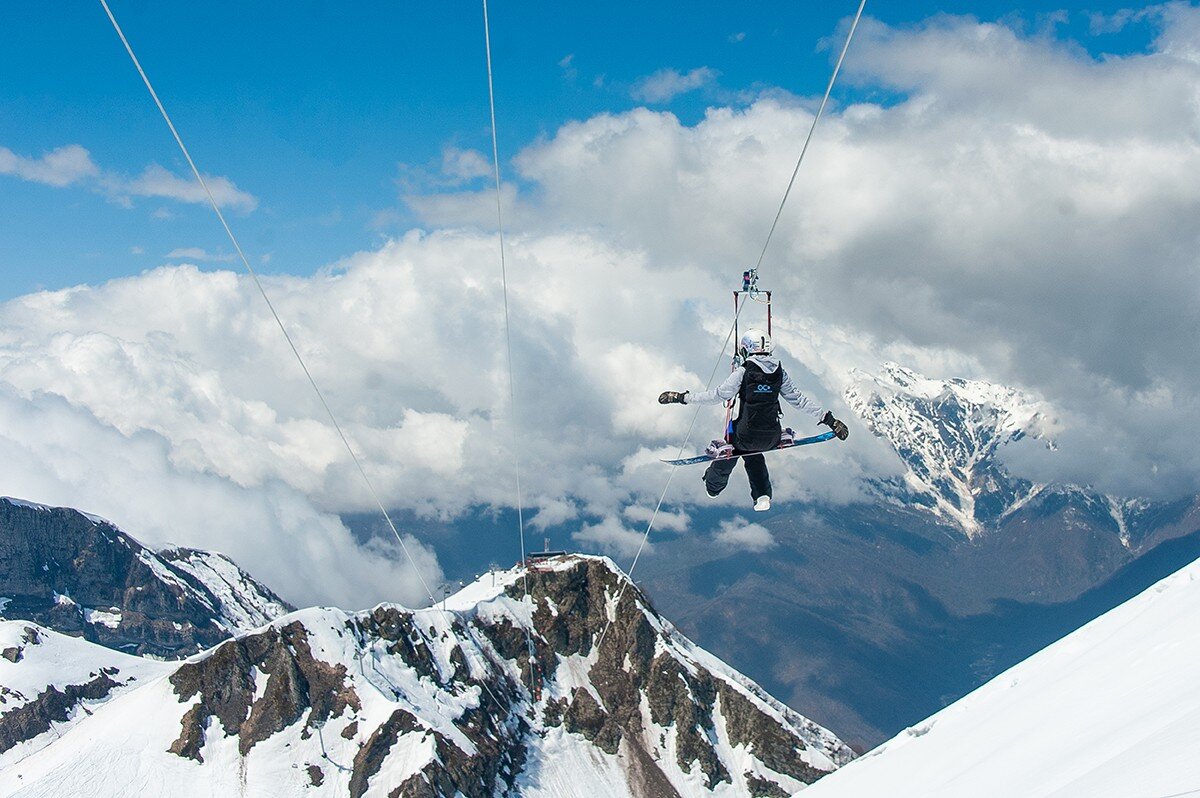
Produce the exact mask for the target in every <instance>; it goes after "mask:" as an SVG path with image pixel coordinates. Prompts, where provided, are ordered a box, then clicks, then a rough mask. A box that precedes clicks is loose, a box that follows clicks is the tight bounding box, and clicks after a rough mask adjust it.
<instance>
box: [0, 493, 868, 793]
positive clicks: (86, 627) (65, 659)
mask: <svg viewBox="0 0 1200 798" xmlns="http://www.w3.org/2000/svg"><path fill="white" fill-rule="evenodd" d="M0 562H3V563H4V568H3V570H0V595H3V596H4V598H3V599H0V603H3V614H4V616H5V617H6V618H7V619H8V620H2V621H0V795H11V794H20V795H23V796H61V795H73V794H88V795H94V796H126V795H135V794H137V795H140V794H145V793H147V792H153V793H156V794H170V795H172V796H188V795H197V796H200V795H204V796H208V795H213V794H221V795H235V794H238V795H240V794H255V795H339V796H342V795H347V794H349V795H350V796H354V797H355V798H357V797H358V796H363V795H368V794H379V795H385V794H386V795H390V796H398V798H439V797H440V796H450V795H463V796H468V797H469V798H484V797H485V796H486V798H493V796H497V795H517V794H519V795H522V796H528V797H530V798H533V797H535V796H537V797H543V798H551V797H553V798H570V797H571V796H579V798H596V796H626V795H628V796H635V797H636V798H673V797H674V796H678V797H679V798H689V797H690V796H708V795H713V794H718V795H723V796H731V797H734V796H744V797H745V798H752V797H753V798H778V796H786V795H791V794H793V793H794V792H796V791H798V790H800V789H801V788H803V787H804V785H806V784H809V783H811V782H813V781H815V780H816V779H818V778H820V777H821V776H822V775H824V774H826V773H828V772H830V771H831V770H833V769H834V768H836V767H838V766H840V765H842V764H845V763H846V762H847V761H849V760H850V759H851V758H852V756H853V754H852V752H851V751H850V749H849V748H848V747H847V746H846V745H845V744H844V743H842V742H841V741H840V740H839V739H838V738H837V737H835V736H834V735H833V734H831V733H830V732H828V731H826V730H825V729H824V728H822V727H820V726H818V725H817V724H815V723H813V722H811V721H809V720H808V719H806V718H804V717H802V716H800V715H798V714H797V713H796V712H794V711H792V710H791V709H789V708H788V707H786V706H785V705H783V704H782V703H780V702H778V701H776V700H774V699H772V698H771V697H769V696H768V695H767V693H766V692H765V691H764V690H762V688H760V687H759V686H758V685H756V684H754V683H753V682H752V681H750V680H749V679H747V678H746V677H744V676H742V675H740V674H739V673H737V672H736V671H734V670H733V669H731V668H729V667H728V666H727V665H725V664H724V663H723V662H721V661H720V660H718V659H717V658H715V657H713V656H712V655H710V654H708V653H706V652H705V651H703V650H702V649H699V648H697V647H696V646H694V645H693V644H692V643H691V642H689V641H688V640H687V639H686V638H685V637H683V636H682V635H681V634H680V633H679V632H677V631H676V630H675V628H674V627H673V626H672V625H671V624H670V623H669V622H667V621H666V620H665V619H664V618H663V617H662V616H660V615H658V613H657V612H655V610H654V609H653V608H652V607H651V606H650V605H649V603H648V602H647V601H646V599H645V597H644V596H643V595H642V594H641V593H640V591H639V590H638V589H637V588H636V587H629V588H628V589H626V588H624V587H623V585H624V584H627V582H626V581H625V578H624V576H623V575H622V574H621V573H620V572H619V571H617V570H616V568H615V567H614V566H613V565H612V564H611V562H610V561H608V560H607V559H604V558H599V557H585V556H565V557H558V558H553V559H546V560H542V561H540V562H539V563H537V564H536V565H534V566H531V567H530V568H529V569H528V570H527V571H525V570H522V569H519V568H517V569H511V570H507V571H502V572H494V573H491V574H488V575H487V576H485V577H483V578H482V579H480V580H479V581H478V582H476V583H474V584H472V585H470V586H468V587H466V588H465V589H464V590H462V591H461V592H459V593H458V594H456V595H454V596H452V597H450V598H449V599H447V601H446V602H445V603H444V605H439V606H434V607H431V608H428V609H424V610H418V611H412V610H408V609H406V608H404V607H400V606H397V605H390V604H383V605H380V606H377V607H375V608H374V609H371V610H367V611H363V612H355V613H352V612H345V611H342V610H336V609H327V608H313V609H308V610H302V611H299V612H292V611H290V608H289V607H287V606H286V605H284V604H283V603H282V602H281V601H279V600H278V599H277V598H276V597H274V595H273V594H272V593H270V591H269V590H267V589H266V588H265V587H263V586H262V585H261V584H259V583H257V582H255V581H254V580H253V579H252V578H250V577H249V576H248V575H246V574H245V573H244V572H242V571H241V570H240V569H238V568H237V566H235V565H234V564H233V563H232V562H230V561H229V560H228V559H226V558H224V557H222V556H221V555H217V554H212V553H206V552H198V551H193V550H187V551H180V550H170V551H168V552H158V553H155V552H151V551H150V550H148V549H146V548H145V547H143V546H141V545H140V544H138V543H137V542H136V541H135V540H133V539H132V538H130V537H129V536H128V535H126V534H124V533H122V532H121V531H120V530H117V529H116V528H114V527H113V526H112V525H111V524H108V523H106V522H104V521H102V520H100V519H96V518H92V517H89V516H85V515H83V514H81V513H78V512H76V511H74V510H67V509H61V508H48V507H42V506H39V505H33V504H29V503H27V502H20V501H16V500H0ZM526 590H528V598H527V597H526ZM56 630H58V631H56ZM64 632H65V633H66V634H64ZM211 638H215V640H213V639H211ZM600 640H602V643H601V644H600V646H599V647H598V648H597V647H596V644H597V641H600ZM222 641H223V642H222ZM208 645H211V646H212V647H211V648H205V646H208ZM197 648H204V650H203V651H200V653H198V654H194V655H193V656H191V657H190V658H188V659H186V660H183V661H180V660H178V659H177V658H178V657H182V656H184V655H186V654H188V653H191V652H192V651H194V650H196V649H197ZM123 651H136V652H139V653H142V654H146V655H148V654H155V655H157V657H164V656H169V657H172V658H176V659H172V660H164V659H159V658H152V657H149V656H131V655H130V654H127V653H122V652H123Z"/></svg>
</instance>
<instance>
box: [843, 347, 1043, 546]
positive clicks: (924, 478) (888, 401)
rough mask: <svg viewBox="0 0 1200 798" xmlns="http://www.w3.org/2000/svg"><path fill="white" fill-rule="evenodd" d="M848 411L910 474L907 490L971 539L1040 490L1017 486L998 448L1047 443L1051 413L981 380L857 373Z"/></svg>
mask: <svg viewBox="0 0 1200 798" xmlns="http://www.w3.org/2000/svg"><path fill="white" fill-rule="evenodd" d="M856 376H858V377H859V381H858V383H857V384H855V385H853V386H851V387H850V388H848V389H847V390H846V393H845V397H846V401H847V403H848V404H849V405H850V407H851V408H852V409H853V410H854V411H855V412H856V413H857V414H858V415H859V416H860V417H862V419H863V421H864V422H865V423H866V424H867V426H868V427H869V428H870V429H871V431H872V432H874V433H875V434H876V435H878V436H880V437H882V438H884V439H885V440H887V441H888V442H889V443H890V444H891V445H892V447H893V448H894V449H895V450H896V452H897V453H898V454H899V455H900V457H901V459H902V460H903V461H904V463H905V465H906V466H907V468H908V471H907V473H906V474H905V476H904V482H905V484H904V486H903V487H904V488H906V489H907V492H908V493H910V494H912V495H911V496H910V497H906V498H916V499H917V500H918V501H921V502H922V503H925V504H926V505H927V506H928V507H929V509H930V510H932V511H933V512H934V513H936V514H937V515H939V516H941V517H942V518H945V519H946V520H948V521H949V522H951V523H953V524H954V525H956V526H957V527H959V528H960V529H962V530H963V532H964V533H966V534H967V536H968V537H972V536H974V535H976V534H978V533H979V532H981V531H982V530H983V528H984V524H985V523H987V522H989V521H993V520H996V519H1000V518H1003V517H1004V516H1005V515H1007V514H1009V513H1011V512H1013V511H1014V510H1016V509H1018V508H1019V507H1020V506H1022V505H1023V504H1025V503H1026V502H1028V501H1029V500H1030V499H1031V498H1033V497H1034V496H1036V495H1037V494H1038V493H1039V492H1040V490H1041V489H1042V486H1038V485H1034V484H1033V483H1030V482H1028V481H1025V480H1019V479H1013V478H1011V477H1009V475H1008V474H1007V473H1005V471H1004V469H1003V468H1002V467H1001V466H1000V465H999V463H997V462H996V453H997V451H998V450H999V449H1000V447H1002V446H1004V445H1005V444H1007V443H1010V442H1012V441H1015V440H1019V439H1020V438H1023V437H1025V436H1026V435H1029V436H1032V437H1042V435H1043V432H1044V429H1045V427H1046V426H1047V423H1046V419H1047V411H1048V407H1047V406H1046V405H1045V404H1044V403H1042V402H1040V401H1038V400H1036V399H1034V398H1033V397H1031V396H1029V395H1028V394H1025V393H1023V392H1021V391H1019V390H1016V389H1014V388H1008V387H1005V386H1002V385H995V384H992V383H987V382H980V381H976V380H963V379H951V380H932V379H928V378H926V377H924V376H922V375H920V374H918V373H917V372H915V371H913V370H911V369H907V368H904V367H902V366H899V365H897V364H895V363H885V364H884V366H883V372H882V373H881V374H880V375H878V376H875V377H869V376H866V375H863V374H861V373H857V375H856Z"/></svg>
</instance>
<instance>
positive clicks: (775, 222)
mask: <svg viewBox="0 0 1200 798" xmlns="http://www.w3.org/2000/svg"><path fill="white" fill-rule="evenodd" d="M866 5H867V0H860V2H859V4H858V11H857V12H856V13H855V15H854V21H853V22H852V23H850V31H849V32H848V33H847V34H846V42H845V44H843V45H842V52H841V53H840V54H839V55H838V59H837V63H836V64H835V65H834V67H833V73H832V74H831V75H830V76H829V83H828V84H827V85H826V86H825V95H824V96H823V97H822V98H821V105H820V106H819V107H818V108H817V113H816V114H815V115H814V116H813V121H812V124H811V125H810V126H809V128H808V136H807V137H806V138H805V139H804V146H803V147H801V148H800V157H798V158H797V159H796V167H795V168H794V169H793V170H792V177H791V179H790V180H788V184H787V189H786V190H785V191H784V192H783V199H782V200H781V201H780V202H779V210H778V211H776V212H775V219H774V220H773V221H772V222H771V229H770V230H769V231H768V232H767V239H766V241H765V242H763V248H762V252H761V253H759V256H758V262H757V263H756V264H755V267H754V268H755V269H757V268H758V267H759V266H761V265H762V262H763V258H764V257H765V256H766V254H767V247H769V246H770V245H771V237H772V236H774V235H775V227H776V226H777V225H778V224H779V218H780V217H781V216H782V215H783V208H784V206H785V205H787V201H788V196H790V195H791V193H792V186H793V185H795V183H796V175H798V174H799V173H800V164H802V163H804V155H805V153H807V152H808V145H809V143H811V142H812V139H813V133H814V132H815V131H816V129H817V122H819V121H821V115H822V114H824V112H825V106H826V105H827V104H828V103H829V95H830V94H831V93H832V92H833V84H834V82H835V81H836V80H837V76H838V72H840V71H841V69H842V62H843V61H844V60H845V59H846V51H847V50H849V49H850V40H851V39H853V38H854V31H855V30H856V29H857V28H858V21H859V20H860V19H862V13H863V9H864V8H865V7H866ZM745 306H746V302H745V300H744V299H743V300H742V302H741V304H739V305H738V306H737V308H736V309H735V310H734V314H733V324H732V325H730V327H729V332H728V333H726V335H725V342H724V343H723V344H721V353H720V354H719V355H718V356H717V362H716V365H714V366H713V370H712V374H710V375H709V377H708V382H707V383H705V385H704V390H705V391H708V390H709V389H710V388H711V387H712V381H713V379H714V378H715V377H716V376H717V370H718V369H720V368H721V364H722V363H723V362H724V361H725V350H726V348H728V346H729V341H730V339H731V338H732V337H733V331H734V330H736V329H737V324H738V319H739V318H740V317H741V315H742V309H743V308H744V307H745ZM735 346H736V344H735ZM699 416H700V408H699V407H697V408H696V412H695V413H693V414H692V423H691V424H690V425H689V426H688V430H687V435H685V436H684V438H683V443H681V444H680V445H679V454H678V455H676V459H679V458H681V457H683V450H684V448H686V447H687V444H688V441H689V440H691V437H692V432H693V431H694V430H695V428H696V419H697V418H699ZM677 468H679V466H677V465H672V466H671V472H670V474H668V475H667V483H666V484H665V485H664V486H663V489H662V493H661V494H659V497H658V503H657V504H655V505H654V512H653V513H651V514H650V521H649V523H647V524H646V531H645V533H644V534H643V535H642V540H641V543H639V544H638V549H637V553H636V554H634V557H633V563H632V564H631V565H630V566H629V570H628V571H626V572H625V576H626V580H625V581H624V582H622V583H621V590H620V591H619V592H618V593H617V601H616V604H615V606H616V607H620V605H621V599H622V598H624V596H625V588H627V587H628V586H629V585H630V584H631V583H632V582H633V570H634V569H635V568H637V564H638V560H640V559H641V556H642V550H643V549H645V548H646V542H647V541H648V540H649V539H650V532H651V530H653V529H654V522H655V521H656V520H657V519H658V514H659V511H660V510H661V509H662V505H663V502H664V501H666V498H667V491H669V490H670V489H671V482H672V480H674V479H675V469H677ZM611 626H612V620H611V619H610V620H609V621H608V623H606V624H605V625H604V629H603V630H602V631H601V632H600V638H599V639H598V640H597V641H596V649H597V650H599V648H600V645H601V644H602V643H603V642H604V637H605V635H607V634H608V630H609V627H611Z"/></svg>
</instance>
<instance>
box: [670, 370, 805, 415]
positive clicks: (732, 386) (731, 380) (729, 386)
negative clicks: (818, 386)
mask: <svg viewBox="0 0 1200 798" xmlns="http://www.w3.org/2000/svg"><path fill="white" fill-rule="evenodd" d="M747 360H749V361H750V362H751V363H753V364H754V365H756V366H758V367H759V368H760V369H762V370H763V372H764V373H766V374H774V373H775V369H779V370H780V371H783V366H781V365H779V361H778V360H777V359H776V358H774V357H771V356H770V355H751V356H750V357H749V358H747ZM745 375H746V368H745V367H744V366H738V367H737V368H736V369H734V370H733V372H732V373H731V374H730V375H729V376H728V377H726V378H725V382H723V383H721V384H720V385H718V386H717V387H716V388H713V389H712V390H711V391H702V392H700V393H691V392H688V395H687V403H688V404H689V405H715V404H719V403H721V402H728V401H729V400H730V399H733V398H734V397H735V396H737V395H738V391H739V390H741V387H742V378H743V377H744V376H745ZM779 396H780V398H782V399H784V400H785V401H787V403H788V404H790V405H791V406H792V407H794V408H796V409H797V410H803V411H804V412H805V413H808V414H809V415H810V416H812V417H813V418H815V419H816V420H817V421H820V420H821V419H822V418H823V417H824V416H825V410H824V409H823V408H821V407H820V406H819V405H817V403H816V402H814V401H812V400H811V399H809V398H808V397H807V396H805V395H804V394H802V393H800V389H799V388H797V387H796V385H795V383H793V382H792V378H791V377H789V376H788V373H787V372H786V371H783V383H782V384H781V385H780V387H779Z"/></svg>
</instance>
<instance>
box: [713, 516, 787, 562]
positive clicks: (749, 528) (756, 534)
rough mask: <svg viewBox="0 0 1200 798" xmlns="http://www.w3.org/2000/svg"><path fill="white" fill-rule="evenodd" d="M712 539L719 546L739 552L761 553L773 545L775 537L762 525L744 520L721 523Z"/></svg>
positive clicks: (732, 519)
mask: <svg viewBox="0 0 1200 798" xmlns="http://www.w3.org/2000/svg"><path fill="white" fill-rule="evenodd" d="M713 539H714V540H715V541H716V542H717V543H718V544H720V545H722V546H726V547H728V548H731V549H737V550H739V551H750V552H755V553H757V552H763V551H766V550H767V549H769V548H771V547H772V546H774V545H775V536H774V535H772V534H771V530H769V529H767V528H766V527H765V526H763V525H762V524H755V523H751V522H749V521H747V520H746V519H744V518H731V519H729V520H727V521H722V522H721V524H720V528H719V529H718V531H717V533H716V534H715V535H714V536H713Z"/></svg>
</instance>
